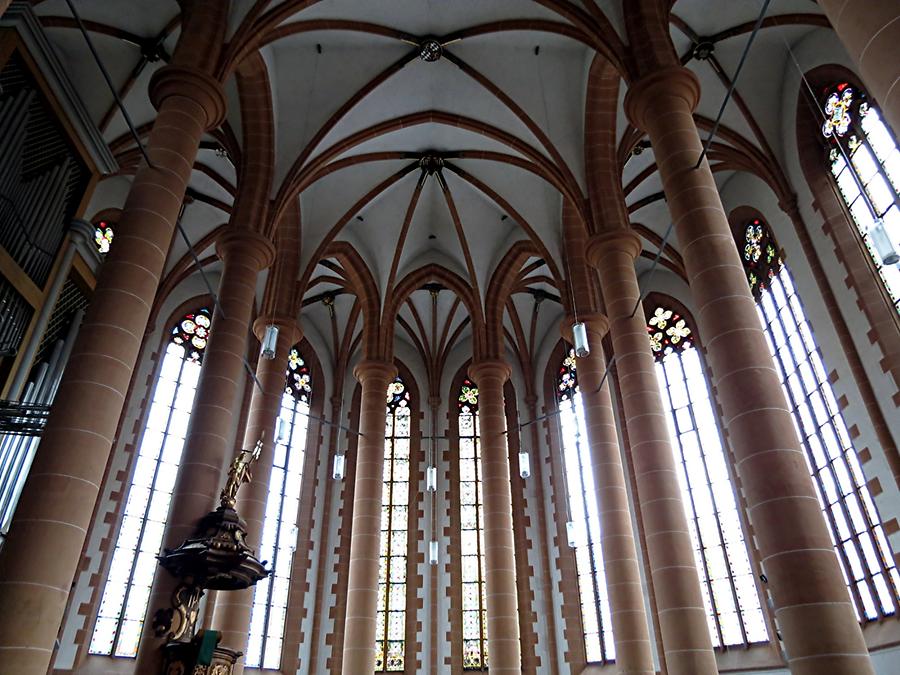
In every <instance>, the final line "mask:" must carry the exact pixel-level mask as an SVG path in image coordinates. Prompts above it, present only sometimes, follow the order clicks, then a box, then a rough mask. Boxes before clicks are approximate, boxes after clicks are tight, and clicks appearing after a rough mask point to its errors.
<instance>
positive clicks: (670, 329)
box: [645, 294, 769, 649]
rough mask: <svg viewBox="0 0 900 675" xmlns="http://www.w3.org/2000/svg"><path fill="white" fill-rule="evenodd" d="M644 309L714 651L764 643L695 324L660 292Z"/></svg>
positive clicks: (755, 589)
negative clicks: (728, 618)
mask: <svg viewBox="0 0 900 675" xmlns="http://www.w3.org/2000/svg"><path fill="white" fill-rule="evenodd" d="M645 310H646V312H647V316H648V317H649V319H648V325H647V332H648V336H649V339H650V345H651V350H652V352H653V354H654V357H655V359H656V369H657V378H658V381H659V386H660V394H661V396H662V399H663V405H664V407H665V408H666V410H667V411H668V413H669V414H668V416H667V422H668V424H669V433H670V438H671V441H672V449H673V452H674V453H675V460H676V466H677V467H678V468H679V473H678V479H679V483H680V486H681V493H682V498H683V499H682V501H683V503H684V507H685V515H686V516H687V519H688V527H689V530H690V533H691V540H692V542H693V544H694V555H695V560H696V563H697V570H698V573H699V575H700V585H701V589H702V591H703V596H704V604H705V605H706V611H707V620H708V622H709V627H710V635H711V636H712V639H713V645H714V646H715V647H716V648H718V649H727V648H733V647H741V646H749V645H751V644H753V643H760V642H766V641H767V640H768V639H769V637H768V634H769V631H768V627H767V624H766V616H765V614H764V613H763V610H762V602H761V599H760V593H759V587H758V586H757V584H756V574H755V572H754V556H753V553H752V551H751V550H750V541H749V539H748V537H747V535H746V532H745V531H744V522H743V519H742V516H741V503H740V500H739V497H738V495H737V494H736V491H735V489H734V483H733V480H734V479H733V476H732V474H731V471H730V470H729V468H728V464H729V456H728V453H727V449H726V446H725V443H724V442H723V439H722V433H721V429H720V427H719V422H718V419H717V415H716V411H715V406H714V400H713V397H712V391H711V387H710V383H709V380H708V377H707V371H706V368H705V365H704V363H703V359H702V355H701V353H700V349H699V348H698V347H697V345H696V329H695V326H694V323H693V321H692V320H691V319H690V317H689V316H687V314H686V313H683V310H682V308H680V306H679V305H678V303H676V302H674V301H672V300H671V299H670V298H667V297H666V296H662V295H659V294H652V295H651V296H650V297H648V298H647V301H646V302H645ZM691 380H693V381H692V382H691ZM704 436H705V438H703V437H704ZM690 439H695V443H694V442H692V441H691V440H690ZM698 477H699V479H700V480H699V482H697V479H698ZM713 525H714V526H713ZM731 610H733V612H732V611H731ZM723 613H724V614H725V615H727V614H731V613H733V614H734V616H735V618H736V620H737V631H735V627H734V626H733V625H731V626H726V625H724V624H723ZM736 632H737V633H739V635H740V638H739V639H738V638H737V635H736V634H735V633H736Z"/></svg>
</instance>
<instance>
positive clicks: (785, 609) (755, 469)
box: [626, 67, 873, 675]
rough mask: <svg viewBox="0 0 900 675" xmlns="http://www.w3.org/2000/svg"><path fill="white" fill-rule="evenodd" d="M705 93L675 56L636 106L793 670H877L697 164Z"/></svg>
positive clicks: (635, 96) (730, 245) (705, 170)
mask: <svg viewBox="0 0 900 675" xmlns="http://www.w3.org/2000/svg"><path fill="white" fill-rule="evenodd" d="M698 98H699V85H698V84H697V80H696V78H695V77H694V76H693V74H691V73H690V71H688V70H686V69H684V68H680V67H675V68H667V69H663V70H661V71H658V72H657V73H654V74H653V75H651V76H649V77H647V78H644V79H643V80H641V81H639V82H638V83H637V84H636V85H633V86H632V88H631V89H630V90H629V93H628V100H627V101H626V108H627V109H628V112H629V115H630V116H631V119H632V120H634V121H635V122H637V124H638V125H639V126H640V127H641V128H643V129H645V130H646V131H647V133H648V134H649V136H650V141H651V143H652V144H653V151H654V155H655V157H656V160H657V164H658V166H659V171H660V176H661V178H662V182H663V189H664V191H665V193H666V197H667V198H668V203H669V211H670V212H671V215H672V219H673V220H674V223H675V231H676V234H677V235H678V240H679V245H680V250H681V253H682V255H683V257H684V263H685V271H686V272H687V277H688V283H689V285H690V287H691V292H692V295H693V298H694V302H695V304H696V307H697V312H696V318H697V321H698V324H699V328H700V333H701V335H702V337H703V340H704V344H705V346H706V349H707V354H708V358H709V365H710V368H711V370H712V374H713V379H714V381H715V386H716V390H717V392H718V398H719V401H720V403H721V405H722V412H723V417H724V421H725V426H726V428H727V430H728V438H729V441H730V442H731V446H732V449H733V450H734V453H735V460H736V466H735V468H736V471H737V475H738V478H739V480H740V485H741V488H742V490H743V492H744V495H745V497H746V501H747V507H748V510H749V517H750V522H751V523H752V525H753V529H754V533H755V535H756V540H757V542H758V545H759V549H760V554H761V559H762V564H763V568H764V571H765V573H766V575H767V576H768V578H769V588H770V589H771V591H772V595H773V598H774V601H775V615H776V619H777V621H778V624H779V626H780V628H781V631H782V634H783V636H784V643H785V647H786V650H787V653H788V662H789V664H790V667H791V672H793V673H795V674H804V675H805V674H807V673H809V674H812V673H817V674H819V675H822V674H826V673H827V674H828V675H837V674H839V673H840V674H844V673H846V674H847V675H850V674H851V673H853V675H864V674H865V673H872V672H873V670H872V664H871V662H870V660H869V656H868V652H867V650H866V644H865V641H864V639H863V636H862V631H861V630H860V627H859V623H858V621H857V620H856V616H855V614H854V610H853V607H852V605H851V602H850V597H849V594H848V592H847V588H846V586H845V584H844V579H843V576H842V574H841V569H840V566H839V564H838V560H837V557H836V555H835V552H834V549H833V546H832V543H831V537H830V535H829V531H828V526H827V525H826V523H825V520H824V518H823V516H822V512H821V507H820V505H819V501H818V499H817V497H816V492H815V489H814V487H813V483H812V479H811V478H810V475H809V469H808V467H807V463H806V460H805V457H804V453H803V449H802V448H801V446H800V442H799V439H798V438H797V434H796V431H795V429H794V425H793V421H792V419H791V413H790V409H789V407H788V404H787V400H786V398H785V395H784V392H783V390H782V387H781V382H780V380H779V377H778V373H777V371H776V370H775V366H774V362H773V360H772V356H771V354H770V352H769V348H768V345H767V343H766V340H765V337H764V335H763V331H762V327H761V325H760V320H759V316H758V314H757V310H756V303H755V302H754V300H753V296H752V295H751V294H750V289H749V286H748V284H747V279H746V276H745V273H744V269H743V266H742V265H741V260H740V257H739V255H738V252H737V247H736V245H735V242H734V239H733V237H732V234H731V231H730V228H729V225H728V220H727V218H726V216H725V211H724V209H723V207H722V202H721V201H720V199H719V193H718V191H717V189H716V184H715V181H714V179H713V176H712V172H711V171H710V168H709V165H708V163H706V162H703V163H702V164H701V165H700V167H699V168H696V169H695V168H694V165H695V163H696V162H697V158H698V157H699V156H700V152H701V142H700V137H699V135H698V132H697V128H696V126H695V124H694V119H693V116H692V111H693V107H694V106H695V105H696V102H697V100H698Z"/></svg>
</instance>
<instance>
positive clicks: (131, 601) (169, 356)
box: [89, 308, 210, 657]
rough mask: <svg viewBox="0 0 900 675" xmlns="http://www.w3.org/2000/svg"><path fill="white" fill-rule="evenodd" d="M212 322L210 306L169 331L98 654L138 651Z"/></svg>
mask: <svg viewBox="0 0 900 675" xmlns="http://www.w3.org/2000/svg"><path fill="white" fill-rule="evenodd" d="M209 326H210V315H209V311H208V310H207V309H205V308H204V309H199V310H197V311H196V312H191V313H189V314H186V315H184V316H183V317H182V318H181V319H180V320H179V321H178V323H177V324H176V325H175V326H174V327H173V328H172V330H171V331H170V337H169V341H168V344H167V346H166V352H165V355H164V356H163V359H162V365H161V366H160V369H159V375H158V377H157V380H156V386H155V387H154V391H153V401H152V402H151V404H150V412H149V414H148V415H147V421H146V424H145V426H144V431H143V434H142V435H141V440H140V444H139V446H138V453H137V465H136V466H135V468H134V472H133V477H132V480H131V486H130V487H129V489H128V501H127V502H126V504H125V515H124V517H123V519H122V525H121V526H120V528H119V534H118V538H117V539H116V546H115V550H114V551H113V556H112V563H111V564H110V568H109V574H108V575H107V581H106V586H105V587H104V589H103V599H102V600H101V602H100V612H99V614H98V616H97V621H96V623H95V624H94V632H93V635H92V636H91V644H90V647H89V650H90V653H91V654H104V655H111V656H126V657H134V656H135V655H136V654H137V648H138V641H139V640H140V637H141V629H142V627H143V623H144V614H145V613H146V611H147V602H148V599H149V596H150V586H151V585H152V584H153V575H154V573H155V572H156V554H157V553H159V549H160V546H161V545H162V539H163V531H164V530H165V527H166V518H167V517H168V514H169V501H170V500H171V497H172V488H173V487H174V486H175V477H176V476H177V475H178V466H179V464H180V463H181V452H182V450H183V448H184V437H185V434H186V433H187V427H188V421H189V420H190V417H191V410H192V409H193V406H194V394H195V393H196V387H197V378H198V377H199V375H200V362H201V361H202V359H203V352H204V350H205V349H206V342H207V340H208V339H209Z"/></svg>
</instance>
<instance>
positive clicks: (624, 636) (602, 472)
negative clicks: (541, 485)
mask: <svg viewBox="0 0 900 675" xmlns="http://www.w3.org/2000/svg"><path fill="white" fill-rule="evenodd" d="M578 318H579V320H580V321H583V322H584V324H585V326H586V328H587V330H588V335H589V342H590V346H591V353H590V354H589V355H588V356H585V357H582V358H579V359H578V386H579V388H580V390H581V397H582V401H583V404H584V421H585V424H586V426H587V438H586V442H587V443H588V446H589V447H590V451H591V472H592V474H593V476H594V484H595V486H596V493H595V495H594V496H595V498H596V500H597V511H598V513H599V514H600V546H601V548H602V550H603V565H604V568H605V572H606V588H607V591H608V592H609V605H610V612H611V614H612V622H613V626H612V628H613V639H614V641H615V646H616V667H617V668H618V672H619V673H621V674H622V675H633V674H635V675H636V674H642V675H652V674H653V673H655V672H656V669H655V668H654V666H653V650H652V648H651V646H650V631H649V628H648V623H647V613H646V610H645V606H644V591H643V586H642V584H641V572H640V567H641V563H640V561H639V560H638V556H637V547H636V546H635V543H634V538H635V534H634V530H633V528H632V525H631V508H630V505H629V501H628V490H627V489H626V487H625V470H624V469H623V468H622V455H621V452H620V450H619V436H618V433H617V432H616V419H615V415H614V413H613V408H612V400H611V399H610V396H609V380H608V379H607V381H606V382H604V383H603V385H602V388H601V381H602V380H603V374H604V373H605V372H606V359H605V357H604V355H603V345H602V340H603V336H604V335H606V332H607V330H608V328H609V322H608V321H607V319H606V317H605V316H603V315H602V314H596V313H595V314H588V315H579V317H578ZM573 322H574V320H567V321H566V322H565V323H564V324H563V326H562V329H563V331H562V332H563V337H565V338H566V339H567V340H569V341H570V342H571V339H572V335H571V333H572V324H573Z"/></svg>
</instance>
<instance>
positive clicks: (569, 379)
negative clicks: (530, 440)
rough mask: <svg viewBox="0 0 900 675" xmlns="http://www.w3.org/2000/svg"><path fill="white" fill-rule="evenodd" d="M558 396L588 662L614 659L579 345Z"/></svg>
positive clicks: (562, 371) (566, 363)
mask: <svg viewBox="0 0 900 675" xmlns="http://www.w3.org/2000/svg"><path fill="white" fill-rule="evenodd" d="M556 394H557V399H558V401H559V410H560V413H559V424H560V429H561V433H562V446H563V447H562V450H563V456H564V463H565V466H564V467H563V473H564V475H565V481H566V493H567V494H568V498H569V522H570V523H571V527H572V528H573V529H574V531H573V532H571V533H570V535H569V537H570V539H571V540H572V542H571V543H574V545H575V546H574V548H575V565H576V568H577V570H578V593H579V596H580V598H581V621H582V625H583V627H584V651H585V658H586V659H587V661H589V662H598V661H612V660H613V659H615V656H616V654H615V645H614V643H613V635H612V616H611V615H610V611H609V596H608V595H607V591H606V574H605V573H604V571H603V569H604V568H603V551H602V550H601V548H600V513H599V511H598V509H597V499H596V496H595V495H596V491H597V488H596V485H595V483H594V474H593V470H592V468H591V449H590V446H589V444H588V439H587V435H586V433H585V429H586V428H587V425H586V424H585V420H584V403H583V402H582V399H581V391H580V390H579V388H578V375H577V371H576V363H575V350H574V349H569V353H568V355H567V356H566V358H565V359H564V360H563V363H562V365H561V366H560V367H559V372H558V374H557V377H556Z"/></svg>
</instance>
